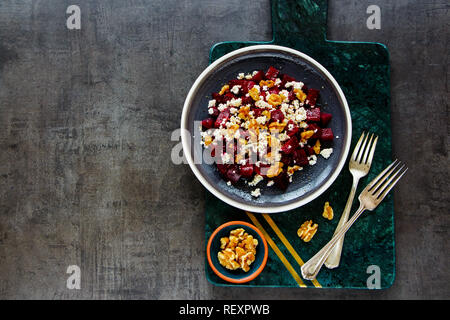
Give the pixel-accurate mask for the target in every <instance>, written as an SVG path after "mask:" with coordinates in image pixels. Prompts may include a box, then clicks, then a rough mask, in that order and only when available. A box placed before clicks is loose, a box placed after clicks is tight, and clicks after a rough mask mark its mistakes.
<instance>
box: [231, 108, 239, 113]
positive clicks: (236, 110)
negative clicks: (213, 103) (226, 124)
mask: <svg viewBox="0 0 450 320" xmlns="http://www.w3.org/2000/svg"><path fill="white" fill-rule="evenodd" d="M237 112H238V109H236V108H234V107H233V108H230V113H231V114H235V113H237Z"/></svg>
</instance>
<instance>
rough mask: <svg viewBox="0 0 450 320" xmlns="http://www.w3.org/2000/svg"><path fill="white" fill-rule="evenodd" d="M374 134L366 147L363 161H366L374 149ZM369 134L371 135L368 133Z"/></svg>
mask: <svg viewBox="0 0 450 320" xmlns="http://www.w3.org/2000/svg"><path fill="white" fill-rule="evenodd" d="M373 135H374V134H373V133H372V135H371V136H370V139H369V142H368V143H367V148H366V150H365V152H364V157H362V159H361V163H366V160H367V156H368V155H369V151H370V150H371V149H372V139H373ZM367 136H369V135H367Z"/></svg>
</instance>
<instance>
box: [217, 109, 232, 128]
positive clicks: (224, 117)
mask: <svg viewBox="0 0 450 320" xmlns="http://www.w3.org/2000/svg"><path fill="white" fill-rule="evenodd" d="M229 119H230V109H229V108H226V109H224V110H223V111H222V112H221V113H220V114H219V115H218V116H217V119H216V122H215V123H214V127H215V128H220V126H221V125H223V126H225V123H226V122H227V121H228V120H229Z"/></svg>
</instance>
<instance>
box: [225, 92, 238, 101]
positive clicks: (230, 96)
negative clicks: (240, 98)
mask: <svg viewBox="0 0 450 320" xmlns="http://www.w3.org/2000/svg"><path fill="white" fill-rule="evenodd" d="M236 98H237V97H236V96H235V95H234V94H232V93H231V92H227V93H225V94H224V95H223V96H222V99H223V102H227V101H229V100H231V99H236Z"/></svg>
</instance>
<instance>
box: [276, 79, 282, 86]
mask: <svg viewBox="0 0 450 320" xmlns="http://www.w3.org/2000/svg"><path fill="white" fill-rule="evenodd" d="M280 83H281V79H280V78H276V79H275V85H276V86H279V85H280Z"/></svg>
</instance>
